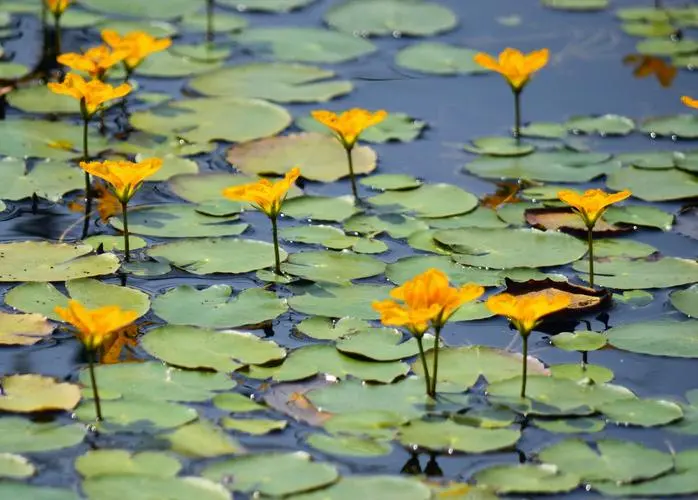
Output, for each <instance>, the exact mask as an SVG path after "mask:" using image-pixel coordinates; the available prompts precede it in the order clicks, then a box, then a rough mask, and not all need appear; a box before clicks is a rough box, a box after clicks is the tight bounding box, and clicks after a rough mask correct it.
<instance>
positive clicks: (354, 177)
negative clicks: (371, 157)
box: [344, 147, 360, 203]
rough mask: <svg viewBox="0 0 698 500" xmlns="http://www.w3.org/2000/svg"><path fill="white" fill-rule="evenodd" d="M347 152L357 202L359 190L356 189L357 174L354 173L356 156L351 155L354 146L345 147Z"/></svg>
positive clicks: (352, 188) (352, 190) (350, 176)
mask: <svg viewBox="0 0 698 500" xmlns="http://www.w3.org/2000/svg"><path fill="white" fill-rule="evenodd" d="M344 149H345V150H346V152H347V163H348V164H349V178H350V179H351V192H352V194H353V195H354V201H356V202H357V203H358V202H359V201H360V200H359V192H358V191H357V190H356V176H355V175H354V158H353V157H352V155H351V152H352V150H353V147H351V148H349V147H345V148H344Z"/></svg>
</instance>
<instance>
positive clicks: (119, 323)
mask: <svg viewBox="0 0 698 500" xmlns="http://www.w3.org/2000/svg"><path fill="white" fill-rule="evenodd" d="M55 312H56V314H58V316H60V317H61V319H62V320H63V321H65V322H67V323H70V324H71V325H73V326H74V327H75V328H76V329H77V333H78V337H79V338H80V341H81V342H82V343H83V344H84V345H85V347H86V348H87V349H90V350H93V349H96V348H97V347H99V346H100V345H101V344H102V343H103V342H104V341H105V340H107V339H108V338H110V337H111V335H112V334H113V333H114V332H116V331H117V330H120V329H121V328H123V327H125V326H126V325H128V324H130V323H133V321H135V320H136V318H137V317H138V313H137V312H135V311H124V310H123V309H121V308H120V307H118V306H107V307H101V308H99V309H88V308H86V307H85V306H84V305H82V304H81V303H80V302H79V301H77V300H70V301H68V307H67V308H63V307H56V308H55Z"/></svg>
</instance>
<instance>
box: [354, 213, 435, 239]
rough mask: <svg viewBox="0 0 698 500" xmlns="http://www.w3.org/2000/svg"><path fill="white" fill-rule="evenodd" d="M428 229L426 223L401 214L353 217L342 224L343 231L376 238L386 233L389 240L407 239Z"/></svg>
mask: <svg viewBox="0 0 698 500" xmlns="http://www.w3.org/2000/svg"><path fill="white" fill-rule="evenodd" d="M427 229H429V226H428V225H427V224H426V222H424V221H422V220H419V219H415V218H414V217H409V216H407V215H402V214H379V215H362V214H359V215H354V216H353V217H351V218H349V219H348V220H347V221H346V222H345V223H344V230H345V231H347V232H356V233H359V234H367V235H372V236H377V235H379V234H381V233H388V235H390V237H391V238H395V239H399V238H407V237H408V236H410V235H412V234H414V233H416V232H417V231H425V230H427Z"/></svg>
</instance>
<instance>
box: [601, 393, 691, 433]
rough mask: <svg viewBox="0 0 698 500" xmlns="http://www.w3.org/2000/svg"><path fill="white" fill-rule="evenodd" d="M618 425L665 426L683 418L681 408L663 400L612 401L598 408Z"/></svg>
mask: <svg viewBox="0 0 698 500" xmlns="http://www.w3.org/2000/svg"><path fill="white" fill-rule="evenodd" d="M599 411H601V412H602V413H603V414H604V415H606V417H608V418H609V419H610V420H612V421H614V422H615V423H617V424H618V425H626V426H627V425H637V426H640V427H654V426H658V425H666V424H670V423H671V422H674V421H676V420H680V419H681V418H682V417H683V411H682V410H681V407H680V406H679V405H677V404H676V403H672V402H671V401H665V400H663V399H628V400H623V401H614V402H612V403H608V404H605V405H603V406H601V407H600V408H599Z"/></svg>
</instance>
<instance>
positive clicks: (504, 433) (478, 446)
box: [398, 420, 521, 453]
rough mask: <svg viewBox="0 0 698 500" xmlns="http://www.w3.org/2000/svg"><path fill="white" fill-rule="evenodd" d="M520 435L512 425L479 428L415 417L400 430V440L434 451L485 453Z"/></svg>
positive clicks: (405, 444)
mask: <svg viewBox="0 0 698 500" xmlns="http://www.w3.org/2000/svg"><path fill="white" fill-rule="evenodd" d="M520 437H521V433H520V432H519V431H518V430H513V429H480V428H478V427H470V426H467V425H460V424H456V423H455V422H453V421H452V420H444V421H442V422H425V421H420V420H416V421H412V422H410V423H409V424H408V425H406V426H404V427H402V428H401V429H400V431H399V435H398V440H399V441H400V443H402V444H403V445H404V446H407V447H411V446H414V445H416V446H420V447H423V448H427V449H429V450H433V451H448V452H451V450H453V451H459V452H462V453H485V452H488V451H495V450H501V449H505V448H510V447H513V446H514V444H516V442H517V441H518V440H519V438H520Z"/></svg>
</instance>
